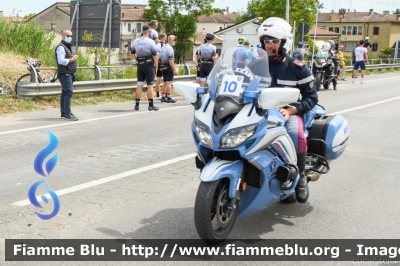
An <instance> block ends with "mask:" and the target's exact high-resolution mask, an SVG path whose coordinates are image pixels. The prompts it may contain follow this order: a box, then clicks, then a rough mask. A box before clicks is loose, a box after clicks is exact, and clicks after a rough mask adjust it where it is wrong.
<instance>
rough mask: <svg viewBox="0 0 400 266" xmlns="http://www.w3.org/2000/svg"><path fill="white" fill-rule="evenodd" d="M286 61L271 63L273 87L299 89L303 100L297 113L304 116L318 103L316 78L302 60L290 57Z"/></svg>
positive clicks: (270, 70)
mask: <svg viewBox="0 0 400 266" xmlns="http://www.w3.org/2000/svg"><path fill="white" fill-rule="evenodd" d="M284 59H286V60H276V61H275V60H274V61H270V62H269V72H270V74H271V78H272V83H271V87H288V88H298V89H299V90H300V93H301V97H302V98H301V100H300V106H297V112H298V115H303V114H304V113H307V112H308V111H310V110H311V109H313V108H314V106H315V105H316V104H317V102H318V94H317V90H316V88H315V78H314V76H313V75H312V74H311V73H310V71H309V70H308V68H307V67H305V65H304V64H303V63H302V62H301V61H300V60H297V59H292V58H290V57H289V56H286V58H284Z"/></svg>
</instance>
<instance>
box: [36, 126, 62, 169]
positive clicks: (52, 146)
mask: <svg viewBox="0 0 400 266" xmlns="http://www.w3.org/2000/svg"><path fill="white" fill-rule="evenodd" d="M48 133H49V137H50V142H49V144H48V145H47V147H46V148H44V149H43V150H41V151H40V152H39V153H38V155H36V158H35V162H34V163H33V168H35V171H36V173H38V174H39V175H41V176H46V174H45V173H44V170H43V167H42V165H43V162H44V159H46V157H47V156H49V155H50V154H51V153H52V152H53V151H55V150H56V148H57V146H58V139H57V137H56V136H55V135H54V134H53V133H51V132H50V131H48ZM57 161H58V153H56V154H55V155H54V156H53V157H52V158H50V159H49V160H48V161H47V163H46V171H47V174H48V175H49V174H50V173H51V171H53V169H54V167H55V166H56V164H57Z"/></svg>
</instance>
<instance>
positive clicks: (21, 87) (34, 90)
mask: <svg viewBox="0 0 400 266" xmlns="http://www.w3.org/2000/svg"><path fill="white" fill-rule="evenodd" d="M195 79H196V75H184V76H176V77H174V81H194V80H195ZM144 87H147V85H146V83H145V85H144ZM136 88H137V79H110V80H108V79H104V80H93V81H77V82H74V93H96V92H105V91H119V90H133V89H136ZM52 95H61V83H58V82H55V83H34V82H19V83H18V87H17V96H18V98H19V99H25V100H30V99H33V98H35V97H38V96H52Z"/></svg>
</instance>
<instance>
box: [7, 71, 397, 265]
mask: <svg viewBox="0 0 400 266" xmlns="http://www.w3.org/2000/svg"><path fill="white" fill-rule="evenodd" d="M350 81H351V80H348V81H339V85H338V90H337V91H333V90H332V89H330V90H323V91H320V92H319V98H320V102H319V103H320V104H322V105H323V106H324V107H325V109H326V111H327V113H328V114H331V113H336V112H339V113H342V115H343V116H345V117H346V119H347V120H348V122H349V125H350V140H349V144H348V146H347V149H346V151H345V152H344V154H343V155H342V156H341V157H340V158H339V159H338V160H336V161H335V162H334V163H333V164H332V167H331V171H330V172H329V174H327V175H325V176H322V177H321V178H320V180H318V181H317V182H313V183H310V185H309V186H310V190H311V194H310V198H309V201H308V202H307V203H306V204H299V203H294V204H289V205H287V204H281V203H279V204H276V205H274V206H272V207H270V208H269V209H266V210H265V211H262V212H259V213H257V214H254V215H251V216H249V217H243V218H239V219H238V220H237V222H236V224H235V227H234V229H233V231H232V232H231V234H230V238H246V239H296V238H297V239H303V238H304V239H307V238H310V239H341V238H344V239H360V238H361V239H380V238H390V239H392V238H394V239H399V238H400V230H399V218H400V203H399V202H400V201H399V199H400V196H399V195H400V193H399V191H398V190H399V188H400V178H399V173H400V153H399V150H400V141H399V140H400V137H399V132H400V123H399V122H398V121H399V120H400V112H399V110H400V108H399V103H400V89H399V85H398V84H399V83H400V76H399V73H398V72H397V73H387V74H377V75H368V76H366V78H365V83H364V84H359V83H360V78H357V79H356V84H351V82H350ZM157 106H159V107H161V110H160V111H159V112H148V111H147V108H146V107H147V104H146V103H142V104H141V110H140V111H139V112H137V111H134V110H133V103H122V104H104V105H99V106H90V107H76V108H73V111H74V114H75V115H76V116H77V117H79V118H80V120H79V121H78V122H69V121H65V120H61V119H60V118H59V110H57V109H52V110H46V111H39V112H32V113H24V114H16V115H11V116H6V117H0V180H1V186H0V240H1V241H0V265H36V264H37V265H39V263H40V264H41V265H64V264H65V265H67V264H68V265H131V264H132V263H129V262H118V263H112V262H75V263H67V262H65V263H59V262H57V263H54V262H52V263H50V262H48V263H46V262H32V263H20V262H14V263H12V262H4V239H10V238H16V239H17V238H55V239H57V238H62V239H68V238H71V239H74V238H85V239H108V238H132V239H144V238H154V239H157V238H162V239H167V238H188V239H197V238H198V236H197V232H196V229H195V226H194V221H193V206H194V200H195V196H196V192H197V187H198V185H199V180H198V170H197V169H196V167H195V164H194V157H193V156H194V155H193V154H194V152H195V147H194V144H193V140H192V136H191V131H190V124H191V122H192V119H193V108H192V106H191V105H189V104H188V102H186V101H185V100H183V99H182V98H179V100H178V102H177V103H175V104H167V103H157ZM47 130H50V131H51V132H52V133H54V134H55V135H56V136H57V138H58V139H59V146H58V147H57V151H56V152H58V163H57V166H56V167H55V169H54V170H53V172H52V173H51V174H50V175H49V176H48V177H47V178H44V177H42V176H40V175H38V174H37V173H36V172H35V171H34V168H33V162H34V159H35V157H36V155H37V154H38V152H39V151H40V150H42V149H43V148H44V147H46V145H47V143H48V141H49V137H48V133H47ZM53 154H54V153H53ZM42 179H46V180H48V181H49V182H50V183H51V185H48V186H47V187H48V188H50V189H51V190H53V191H56V192H59V193H58V194H59V199H60V203H61V209H60V212H59V213H58V215H57V216H56V217H54V218H53V219H51V220H48V221H43V220H41V219H39V218H38V217H36V215H35V213H34V212H35V211H36V210H37V209H36V208H35V207H34V206H32V205H31V204H30V203H29V201H27V192H28V190H29V188H30V187H31V185H32V184H33V183H35V182H37V181H39V180H42ZM60 194H61V195H60ZM38 195H39V194H38ZM48 205H52V204H48ZM51 209H52V207H45V208H44V213H48V212H51ZM28 225H29V226H28ZM178 263H179V262H178ZM205 263H207V262H204V263H203V264H205ZM146 264H163V265H166V264H168V265H172V264H177V263H176V262H169V263H166V262H158V263H157V262H154V263H146ZM179 264H182V265H186V264H193V265H195V263H183V262H181V263H179ZM196 264H199V262H197V263H196ZM213 264H228V263H227V262H225V263H224V262H221V263H213ZM229 264H243V262H229ZM245 264H246V265H261V264H263V265H265V264H266V263H265V262H252V263H250V262H249V263H245ZM271 264H272V263H271ZM273 264H274V265H275V264H276V265H293V264H296V265H309V264H311V263H310V262H302V263H293V262H274V263H273ZM313 264H314V265H322V264H324V265H325V264H326V265H344V264H346V265H348V264H351V262H324V263H323V262H315V263H313ZM378 265H379V264H378ZM391 265H393V264H391Z"/></svg>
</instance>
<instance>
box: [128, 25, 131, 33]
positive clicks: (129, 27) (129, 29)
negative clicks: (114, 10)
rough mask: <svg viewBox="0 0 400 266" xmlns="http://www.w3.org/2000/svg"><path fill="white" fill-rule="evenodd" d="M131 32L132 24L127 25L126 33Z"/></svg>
mask: <svg viewBox="0 0 400 266" xmlns="http://www.w3.org/2000/svg"><path fill="white" fill-rule="evenodd" d="M131 31H132V23H128V32H131Z"/></svg>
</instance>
